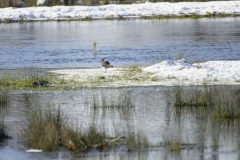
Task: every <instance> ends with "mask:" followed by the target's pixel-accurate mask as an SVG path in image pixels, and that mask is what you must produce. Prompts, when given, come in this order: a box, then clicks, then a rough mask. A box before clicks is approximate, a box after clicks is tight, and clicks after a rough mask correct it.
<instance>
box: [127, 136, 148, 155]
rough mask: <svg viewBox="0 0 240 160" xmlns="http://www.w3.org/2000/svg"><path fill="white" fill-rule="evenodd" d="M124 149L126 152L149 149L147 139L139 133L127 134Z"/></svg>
mask: <svg viewBox="0 0 240 160" xmlns="http://www.w3.org/2000/svg"><path fill="white" fill-rule="evenodd" d="M126 147H127V150H128V151H131V150H136V149H137V150H140V149H146V148H148V147H149V142H148V139H147V137H146V136H145V135H143V134H140V133H139V132H138V133H129V134H128V136H127V138H126Z"/></svg>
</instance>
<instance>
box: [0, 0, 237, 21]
mask: <svg viewBox="0 0 240 160" xmlns="http://www.w3.org/2000/svg"><path fill="white" fill-rule="evenodd" d="M42 3H45V0H38V4H42ZM208 13H224V14H240V1H210V2H179V3H169V2H160V3H150V2H146V3H141V4H129V5H116V4H109V5H104V6H53V7H28V8H13V7H9V8H1V9H0V19H11V20H19V19H24V20H46V19H47V20H54V19H62V18H81V17H82V18H84V17H91V18H106V17H109V16H112V17H119V16H124V17H140V16H151V15H182V14H200V15H204V14H208Z"/></svg>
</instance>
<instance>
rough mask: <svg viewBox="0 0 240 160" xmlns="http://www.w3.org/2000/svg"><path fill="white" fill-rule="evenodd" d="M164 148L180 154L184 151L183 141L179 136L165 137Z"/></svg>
mask: <svg viewBox="0 0 240 160" xmlns="http://www.w3.org/2000/svg"><path fill="white" fill-rule="evenodd" d="M164 146H165V147H166V148H167V149H168V150H170V151H172V152H178V151H180V150H181V149H182V140H181V137H180V136H179V135H176V134H170V135H167V136H165V137H164Z"/></svg>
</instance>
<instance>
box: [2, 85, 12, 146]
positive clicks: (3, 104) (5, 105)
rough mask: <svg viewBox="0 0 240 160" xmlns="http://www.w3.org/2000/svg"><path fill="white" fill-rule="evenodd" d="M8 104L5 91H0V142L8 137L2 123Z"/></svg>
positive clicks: (7, 94)
mask: <svg viewBox="0 0 240 160" xmlns="http://www.w3.org/2000/svg"><path fill="white" fill-rule="evenodd" d="M9 106H10V96H9V93H8V92H6V91H3V90H1V91H0V143H1V142H3V141H4V140H5V139H6V138H8V134H7V130H6V126H5V124H4V119H5V115H6V113H7V111H8V108H9Z"/></svg>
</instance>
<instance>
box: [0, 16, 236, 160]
mask: <svg viewBox="0 0 240 160" xmlns="http://www.w3.org/2000/svg"><path fill="white" fill-rule="evenodd" d="M239 22H240V21H239V18H216V19H215V18H213V19H182V20H139V19H136V20H128V21H106V20H99V21H85V22H78V21H71V22H34V23H31V22H28V23H8V24H3V23H1V24H0V56H1V58H0V69H1V70H2V69H3V70H4V69H13V71H15V69H17V70H18V71H19V70H21V69H23V70H24V68H36V69H39V70H40V69H43V70H45V69H46V70H48V69H49V68H84V67H86V68H97V67H99V61H100V59H101V58H106V59H107V60H109V61H110V62H111V63H112V64H113V65H114V67H124V66H126V65H133V64H134V65H151V64H153V63H154V62H158V61H161V60H165V59H167V58H176V57H177V55H180V54H181V53H183V54H184V58H185V59H187V60H190V61H201V60H204V61H205V60H220V59H234V60H239V59H240V34H239V33H240V23H239ZM93 41H96V42H97V43H98V44H97V49H96V56H94V53H93V49H92V43H93ZM169 90H171V88H169V87H133V88H121V89H97V90H94V92H93V90H88V89H82V90H78V91H34V92H32V91H21V92H20V91H16V92H13V93H12V94H11V107H10V111H9V114H8V115H7V117H6V118H5V124H6V126H7V129H8V132H9V134H10V136H11V137H12V139H8V140H7V141H6V142H5V144H4V145H2V146H0V155H1V156H0V160H2V159H4V160H5V159H16V158H18V159H93V160H95V159H144V160H145V159H151V160H152V159H191V160H192V159H197V160H199V159H239V155H240V154H239V150H240V149H239V141H238V140H239V135H240V134H239V131H238V128H239V126H238V125H237V122H235V123H229V124H228V123H227V124H225V123H224V124H221V125H219V124H214V123H211V122H209V121H207V122H206V121H204V120H203V119H201V117H200V118H199V117H196V116H195V115H194V113H191V112H186V111H185V112H186V113H185V112H184V113H182V114H183V115H181V116H179V115H177V113H176V112H174V108H173V106H172V105H173V104H172V103H173V100H172V97H171V96H172V95H171V93H170V92H169ZM93 95H94V96H96V97H99V99H101V96H102V95H105V96H107V97H108V98H115V99H118V97H119V96H123V95H127V97H130V98H132V99H133V100H134V107H133V108H131V110H129V111H128V112H124V113H123V112H122V111H118V110H107V111H106V113H105V114H104V116H103V112H102V111H100V110H98V111H96V112H93V111H92V110H91V109H90V107H89V105H86V104H89V103H88V102H90V101H91V98H92V97H94V96H93ZM36 103H40V104H42V105H44V104H48V105H49V104H50V105H51V106H61V107H62V108H63V109H64V110H66V112H67V114H68V116H69V117H70V118H71V119H72V120H73V122H76V121H77V122H78V123H79V124H81V126H82V127H83V128H87V127H88V126H89V124H90V123H93V122H94V123H96V124H97V126H98V127H99V128H100V129H105V130H106V132H107V134H108V135H109V136H115V135H116V134H117V133H121V134H123V135H124V134H126V133H125V131H126V130H127V129H129V128H130V129H131V131H135V132H141V133H143V134H144V135H146V136H147V138H148V139H149V141H150V143H151V144H153V145H154V147H152V148H150V149H149V150H147V151H141V152H138V151H133V152H126V150H123V149H121V148H120V149H117V150H110V151H109V152H99V151H91V152H89V153H86V154H76V153H72V152H65V151H59V152H53V153H49V152H43V153H26V152H25V149H27V148H26V146H23V145H22V144H21V139H20V137H19V133H20V131H21V129H22V128H23V127H24V126H25V125H26V106H32V107H34V105H35V104H36ZM93 117H94V118H93ZM166 135H169V136H176V135H180V136H181V139H182V141H183V142H184V143H187V144H189V145H190V146H192V147H190V148H188V147H186V148H184V149H182V150H181V151H180V152H179V153H171V152H169V151H168V150H166V149H165V148H163V147H161V145H159V144H162V143H163V141H164V139H165V138H166V137H165V136H166Z"/></svg>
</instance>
